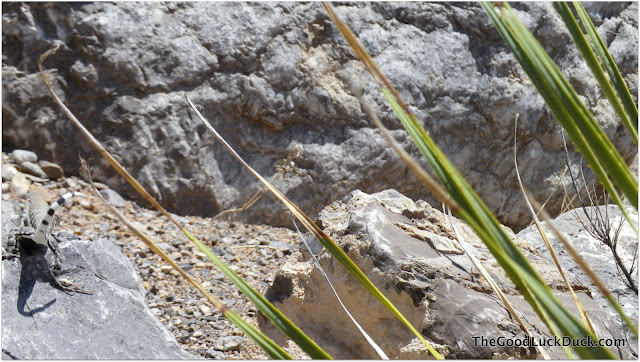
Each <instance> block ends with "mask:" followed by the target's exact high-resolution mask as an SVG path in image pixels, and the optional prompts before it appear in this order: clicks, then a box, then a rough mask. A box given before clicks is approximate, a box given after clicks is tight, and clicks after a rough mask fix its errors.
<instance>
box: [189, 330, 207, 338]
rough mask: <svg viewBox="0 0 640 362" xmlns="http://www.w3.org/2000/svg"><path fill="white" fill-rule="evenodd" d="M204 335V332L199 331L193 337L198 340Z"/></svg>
mask: <svg viewBox="0 0 640 362" xmlns="http://www.w3.org/2000/svg"><path fill="white" fill-rule="evenodd" d="M203 334H204V333H202V331H201V330H197V331H195V332H193V334H192V335H191V337H195V338H198V337H202V335H203Z"/></svg>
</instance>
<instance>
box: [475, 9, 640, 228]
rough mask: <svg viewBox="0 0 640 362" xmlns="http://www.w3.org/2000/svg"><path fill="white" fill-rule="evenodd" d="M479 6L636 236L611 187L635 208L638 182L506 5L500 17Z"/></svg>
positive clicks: (542, 51) (536, 42)
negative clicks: (619, 191)
mask: <svg viewBox="0 0 640 362" xmlns="http://www.w3.org/2000/svg"><path fill="white" fill-rule="evenodd" d="M481 5H482V7H483V9H484V10H485V12H486V13H487V14H488V15H489V17H490V18H491V20H492V21H493V23H494V25H495V26H496V29H497V30H498V32H499V33H500V35H501V36H502V38H503V39H504V40H505V42H506V43H507V45H508V46H509V48H510V49H511V51H512V52H513V53H514V55H515V56H516V59H518V62H519V63H520V65H521V66H522V67H523V69H524V70H525V71H526V72H527V74H528V75H529V78H530V79H531V81H532V82H533V84H534V85H535V86H536V88H537V89H538V92H539V93H540V94H541V95H542V97H543V98H544V99H545V101H546V102H547V105H548V106H549V108H550V109H551V111H552V112H553V114H554V116H555V117H556V119H558V121H559V122H560V124H561V125H562V126H563V128H564V129H565V130H566V131H567V133H568V134H569V136H570V137H571V139H572V140H573V142H574V144H575V145H576V147H577V148H578V150H579V151H580V152H581V153H582V155H583V157H584V159H585V160H586V161H587V163H588V164H589V165H590V166H591V168H592V169H593V171H594V172H595V173H596V175H597V176H598V179H599V180H600V182H601V183H602V184H603V186H604V187H605V189H606V190H607V192H609V194H610V195H611V198H612V199H613V200H614V202H615V203H616V204H617V205H618V207H619V208H620V210H621V212H622V213H623V214H624V215H625V218H626V219H627V221H628V222H629V224H630V225H632V228H633V229H634V230H635V231H636V233H637V232H638V231H637V230H638V229H637V225H636V224H635V222H634V221H633V219H631V217H630V216H629V214H628V213H627V211H626V209H625V208H624V206H623V203H622V199H621V198H620V195H619V193H618V191H617V189H616V186H614V182H615V185H617V186H618V187H619V188H620V189H621V190H622V192H623V193H624V194H625V195H626V197H627V199H628V201H629V202H630V203H631V204H632V205H634V207H635V208H636V209H637V208H638V181H637V180H636V179H635V177H634V176H633V174H632V173H631V171H630V170H629V167H628V166H627V165H626V164H625V162H624V160H623V159H622V157H621V156H620V154H619V153H618V152H617V150H616V149H615V147H614V146H613V144H612V143H611V141H610V140H609V138H608V137H607V136H606V134H605V133H604V131H603V130H602V128H600V126H599V125H598V123H597V122H596V121H595V119H594V118H593V115H592V114H591V112H589V110H588V109H587V108H586V106H585V105H584V104H583V103H582V102H581V101H580V99H579V97H578V95H577V93H576V92H575V90H574V89H573V88H572V87H571V85H570V84H569V82H568V81H567V79H566V78H565V77H564V76H563V75H562V73H561V72H560V70H559V69H558V67H557V66H556V65H555V63H553V61H552V60H551V58H550V57H549V55H548V54H547V53H546V52H545V51H544V49H542V46H540V43H538V41H537V40H536V39H535V38H534V37H533V35H532V34H531V32H530V31H529V30H528V29H527V28H526V27H525V26H524V25H523V24H522V22H521V21H520V20H519V19H518V17H517V15H516V14H515V12H514V11H513V10H512V9H511V8H510V7H509V5H508V4H506V3H505V4H504V5H503V6H502V16H500V15H498V13H497V12H496V11H495V9H494V8H493V6H492V5H490V4H489V3H481Z"/></svg>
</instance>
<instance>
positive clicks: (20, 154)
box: [11, 150, 38, 165]
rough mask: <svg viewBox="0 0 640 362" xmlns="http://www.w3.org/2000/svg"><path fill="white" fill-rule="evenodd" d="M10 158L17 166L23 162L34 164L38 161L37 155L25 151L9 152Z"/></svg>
mask: <svg viewBox="0 0 640 362" xmlns="http://www.w3.org/2000/svg"><path fill="white" fill-rule="evenodd" d="M11 158H13V161H14V162H15V163H17V164H18V165H21V164H22V163H24V162H36V161H38V155H36V154H35V153H34V152H31V151H26V150H14V151H13V152H11Z"/></svg>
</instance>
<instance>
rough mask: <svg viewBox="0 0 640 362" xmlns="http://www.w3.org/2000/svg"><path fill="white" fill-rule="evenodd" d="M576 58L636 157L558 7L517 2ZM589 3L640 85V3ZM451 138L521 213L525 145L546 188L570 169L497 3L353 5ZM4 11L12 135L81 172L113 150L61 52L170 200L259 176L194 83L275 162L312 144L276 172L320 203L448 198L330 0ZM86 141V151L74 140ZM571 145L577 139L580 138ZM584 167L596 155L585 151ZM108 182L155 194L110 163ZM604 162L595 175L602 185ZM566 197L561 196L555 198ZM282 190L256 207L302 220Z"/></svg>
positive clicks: (347, 10)
mask: <svg viewBox="0 0 640 362" xmlns="http://www.w3.org/2000/svg"><path fill="white" fill-rule="evenodd" d="M514 6H515V8H516V9H517V10H518V11H519V13H520V15H521V17H522V18H523V19H524V21H525V23H526V25H527V26H528V27H529V28H531V29H534V32H535V35H536V36H537V37H538V39H540V40H541V41H542V44H543V46H544V47H545V48H546V49H547V50H548V51H549V52H550V53H551V54H552V57H553V58H554V60H555V61H556V62H558V63H559V64H560V66H561V67H562V69H563V70H564V72H565V74H566V75H567V77H568V79H569V80H570V82H571V83H572V84H573V85H574V86H575V87H576V88H577V90H578V92H579V93H580V94H581V96H582V97H583V99H584V100H585V101H586V102H588V104H589V105H590V107H591V108H592V110H593V112H594V114H595V116H596V119H598V121H599V122H600V123H601V124H602V126H603V127H604V129H605V131H606V133H607V134H608V135H609V136H610V137H611V138H612V139H613V141H614V143H615V144H616V146H617V147H618V149H619V150H620V152H621V154H622V155H623V157H625V158H626V159H630V158H631V157H632V155H633V154H634V153H635V152H636V147H635V145H634V143H633V142H632V140H631V138H630V137H629V136H628V135H626V132H625V131H624V129H623V127H622V126H621V125H620V122H619V121H618V120H617V119H616V117H615V116H614V113H613V111H612V110H611V109H610V107H609V106H608V103H607V102H606V101H605V100H604V99H603V97H602V96H601V93H600V92H599V91H597V90H596V89H597V86H596V83H595V80H594V79H593V78H592V77H590V76H587V75H585V74H588V71H587V67H586V65H585V63H584V61H583V60H581V57H580V56H579V52H578V51H577V50H576V48H575V46H573V45H571V44H570V37H569V35H568V32H567V31H566V29H565V28H564V25H563V24H562V22H561V21H560V19H559V17H558V16H557V14H556V13H555V12H554V10H553V8H552V6H551V4H550V3H525V4H514ZM585 6H587V10H588V11H589V13H590V14H591V15H592V16H593V20H594V22H595V25H596V26H597V27H598V30H599V31H600V33H601V34H602V35H603V37H604V39H605V42H606V43H607V45H608V46H609V47H610V51H611V53H612V55H613V57H614V58H615V60H616V61H618V64H619V66H620V69H621V72H622V74H623V76H624V77H625V79H626V80H627V82H628V84H629V87H630V89H631V94H633V95H635V94H636V93H637V83H638V82H637V68H638V60H637V54H638V19H637V12H638V10H637V6H638V4H637V3H635V2H634V3H615V4H608V3H603V4H599V3H588V4H586V5H585ZM337 10H338V12H339V14H340V15H341V16H343V17H344V18H345V20H346V21H347V22H348V23H349V24H350V25H351V27H352V28H353V29H354V31H355V32H356V33H357V34H358V35H359V37H360V38H361V40H362V42H363V44H364V45H365V47H366V48H367V49H368V50H369V51H370V52H371V54H372V55H373V57H374V59H375V61H376V62H377V63H378V65H379V66H380V68H381V69H382V70H383V71H384V72H385V73H386V74H387V75H388V77H389V78H390V79H391V81H392V82H393V83H394V84H395V86H396V88H397V89H398V90H399V91H400V93H401V95H402V97H403V99H404V100H405V101H406V103H407V104H409V105H410V108H411V110H412V111H413V112H414V113H415V114H416V116H417V118H418V119H419V120H420V122H422V123H423V124H424V126H425V127H426V129H427V130H428V131H429V132H430V134H431V136H432V137H433V138H434V139H435V140H436V142H437V144H438V145H439V146H440V147H441V148H442V149H443V150H444V152H445V153H446V154H447V155H449V157H450V158H451V160H452V161H453V163H454V164H455V165H456V166H457V167H458V168H459V169H460V170H461V172H462V173H463V174H464V176H465V177H466V178H467V180H468V181H469V182H470V183H471V185H472V186H473V187H474V188H475V189H476V190H477V191H478V193H479V194H480V195H481V196H482V197H483V198H484V199H485V200H486V201H487V203H488V205H489V207H490V208H491V209H492V210H494V211H495V213H496V214H497V215H498V217H499V218H500V219H501V221H502V222H503V223H505V224H506V225H510V226H512V227H514V228H520V227H524V226H526V225H527V223H528V220H529V217H528V215H527V213H526V209H525V206H524V203H523V201H522V200H521V197H520V191H519V189H518V187H517V182H516V179H515V176H514V174H513V172H512V169H513V166H512V159H513V155H512V144H513V125H514V118H515V115H516V114H517V113H519V114H520V118H519V130H518V135H519V137H520V139H519V141H520V148H519V154H518V159H519V162H520V169H521V170H523V172H522V177H523V180H524V183H525V184H526V185H535V188H534V187H530V189H532V190H533V192H534V196H536V197H537V198H538V199H542V200H544V199H547V197H548V196H549V195H550V194H551V193H552V192H554V191H557V190H562V188H561V187H560V185H561V184H562V183H566V182H567V180H568V178H567V177H566V176H562V175H561V174H562V171H563V168H564V167H565V162H564V158H565V156H564V150H563V147H562V144H563V143H562V138H561V133H560V127H559V125H558V124H557V123H556V122H555V121H554V120H553V119H552V116H551V115H550V113H549V112H548V111H547V108H546V107H545V105H544V102H543V100H542V98H541V97H540V96H538V95H537V93H536V90H535V89H534V87H533V86H532V84H531V83H530V81H529V80H528V79H527V77H526V76H525V75H524V73H523V72H522V70H521V69H520V67H519V65H517V62H516V61H515V60H514V57H513V56H512V55H511V54H510V53H509V51H508V50H507V49H506V48H505V45H504V43H503V41H502V39H501V38H500V37H499V35H498V34H497V32H496V31H495V30H494V29H493V26H492V24H491V23H490V21H489V20H488V17H487V16H486V14H485V13H484V12H483V11H482V10H481V9H480V7H479V6H478V5H477V4H468V3H451V4H447V3H357V4H344V5H340V6H337ZM2 11H3V14H2V20H3V35H2V42H3V49H4V54H5V55H6V56H5V57H3V68H2V73H3V94H4V96H3V111H2V112H3V126H4V127H3V134H2V137H3V142H4V144H5V145H6V147H11V148H28V149H32V150H35V151H37V152H38V153H39V154H41V155H42V156H43V157H45V158H46V159H49V160H52V161H53V162H56V163H58V164H60V165H62V166H63V168H64V170H65V172H67V174H76V173H77V168H78V157H77V156H78V149H79V150H80V151H81V152H82V153H83V154H85V153H86V154H87V155H85V156H88V157H91V156H95V159H97V160H99V159H100V157H99V156H97V154H96V153H95V152H94V151H93V149H92V148H91V147H90V146H89V145H88V144H87V142H86V141H85V140H84V139H83V138H82V137H80V135H79V134H78V133H77V132H76V130H75V129H74V128H73V127H72V126H71V125H70V124H69V122H68V121H67V119H66V117H65V116H64V114H63V113H62V112H61V111H60V110H59V109H58V107H57V106H56V105H55V104H54V103H53V101H52V100H51V98H50V96H49V94H48V93H47V91H46V90H45V88H44V87H43V85H42V81H41V79H40V76H39V75H38V74H37V61H38V59H39V56H40V55H41V54H42V53H44V52H45V51H47V50H48V49H50V48H51V47H52V46H53V45H54V43H55V42H57V41H62V42H63V44H64V45H63V47H62V49H61V50H60V51H59V52H58V53H57V54H56V55H55V56H53V57H51V58H50V59H48V60H47V61H46V64H45V68H47V69H50V70H53V74H54V78H55V81H54V84H55V88H56V90H57V93H58V94H59V95H60V96H61V97H62V98H63V99H64V100H65V102H66V104H67V105H68V106H69V107H70V109H71V110H72V111H73V112H74V113H75V114H76V116H77V117H78V118H80V119H81V120H82V121H83V122H84V124H85V125H86V126H87V127H88V128H89V130H91V131H92V132H93V134H94V135H96V137H97V138H98V139H99V140H101V142H103V143H104V145H105V146H106V147H107V148H108V149H109V150H110V151H111V152H113V153H114V154H115V157H116V158H117V159H119V160H120V161H121V163H122V164H123V165H125V167H126V168H127V169H128V170H129V171H130V172H131V173H132V174H133V176H135V177H136V178H137V179H138V180H139V181H140V182H141V183H142V184H143V185H144V186H145V187H146V188H147V189H148V190H149V191H150V192H151V193H152V194H153V195H154V196H156V197H157V198H158V199H159V200H160V201H161V202H162V203H163V204H164V205H165V206H166V207H167V208H169V209H170V210H172V211H175V212H177V213H182V214H197V215H205V216H211V215H213V214H216V213H218V212H220V211H223V210H226V209H229V208H235V207H239V206H240V205H242V204H243V202H244V201H245V200H246V199H248V198H249V197H250V196H251V195H252V193H253V192H255V191H256V190H257V187H258V186H257V182H256V181H255V179H254V178H253V176H251V175H250V174H249V173H248V172H246V171H245V170H244V169H243V168H242V167H241V166H240V165H239V164H238V163H237V162H236V161H235V160H234V159H233V158H232V157H231V156H230V155H229V154H227V152H226V151H224V150H223V148H222V147H221V146H220V145H219V144H217V143H216V142H215V141H214V139H213V138H212V137H211V135H209V134H208V133H207V132H206V130H205V128H204V127H202V126H201V125H200V123H199V121H198V120H197V119H196V118H195V116H194V114H192V112H190V111H189V110H188V107H187V105H186V101H185V99H184V96H183V93H184V92H185V91H188V92H190V93H191V97H192V99H193V101H194V102H195V103H196V104H197V105H198V106H199V107H201V110H202V113H203V114H204V115H205V116H206V117H207V118H208V119H209V120H210V121H211V122H212V124H213V125H214V126H215V127H216V128H217V129H218V131H219V132H220V133H221V134H222V135H223V136H224V137H226V138H227V140H228V141H229V143H230V144H231V145H233V146H234V147H235V148H236V149H237V150H238V151H239V153H240V154H241V155H242V156H243V157H245V159H246V160H247V161H248V163H249V164H250V165H252V166H253V167H254V168H255V169H256V170H257V171H258V172H260V173H262V174H263V175H265V176H267V177H268V176H271V175H273V174H274V172H275V169H274V166H275V165H276V164H277V163H278V161H279V160H281V159H283V158H285V157H286V156H287V154H288V152H289V151H291V150H292V149H293V148H294V146H295V145H296V144H300V145H302V146H303V147H304V153H303V155H302V156H301V157H300V158H299V159H296V160H294V162H296V164H297V166H298V170H297V172H296V173H292V174H290V175H288V177H287V179H286V181H287V182H284V181H282V180H281V181H280V182H278V183H277V184H276V185H277V186H278V187H279V188H280V189H281V190H283V191H284V192H286V193H287V195H288V196H289V197H290V198H291V199H292V200H293V201H294V202H295V203H297V204H298V205H299V206H300V207H301V208H302V209H303V210H305V211H306V212H308V213H309V214H310V215H315V214H316V213H317V212H318V211H320V210H321V208H322V207H323V206H324V205H326V204H328V203H330V202H332V201H333V200H335V199H340V198H342V197H344V196H345V195H347V194H348V193H349V192H351V191H352V190H354V189H361V190H364V191H365V192H377V191H380V190H383V189H386V188H389V187H392V188H394V189H397V190H399V191H400V192H402V193H404V194H406V195H409V196H411V197H413V198H416V199H417V198H421V199H426V200H428V201H430V202H433V201H435V200H434V199H432V198H431V196H430V194H429V193H428V192H427V191H426V190H424V189H423V188H422V187H421V186H420V185H419V183H418V182H417V181H416V179H415V178H414V177H413V175H412V174H410V172H409V171H407V169H406V168H405V166H404V165H403V164H402V162H401V161H400V160H399V158H397V157H396V156H395V155H394V154H393V152H392V151H391V150H390V149H389V147H388V146H387V145H386V143H385V142H384V140H383V138H382V137H381V136H380V134H379V133H378V132H377V131H376V130H375V129H374V128H372V126H371V125H370V123H369V121H368V120H367V117H365V115H364V113H363V112H362V111H361V109H360V105H359V103H358V101H357V99H356V98H355V97H354V96H352V94H351V90H350V89H351V87H350V85H349V84H351V83H354V82H357V83H361V84H362V85H363V86H364V87H365V89H366V93H365V95H366V97H367V98H368V99H369V101H370V102H372V103H373V104H374V108H375V109H376V110H377V112H378V114H379V115H380V117H381V119H382V121H383V122H384V123H385V124H386V125H387V127H389V128H391V129H392V133H393V134H394V135H395V136H396V137H397V139H398V140H399V141H400V142H401V143H402V144H403V145H404V146H405V147H406V148H407V149H409V151H410V152H411V153H412V154H413V155H414V156H415V157H417V158H420V156H419V153H418V151H417V149H416V148H415V147H414V146H412V145H411V143H410V140H409V138H408V136H407V135H406V134H405V133H404V131H401V126H400V123H399V122H398V120H397V119H396V118H395V116H394V115H393V113H392V112H391V110H390V108H389V107H388V105H386V103H385V101H384V99H383V97H382V95H381V93H380V91H379V89H378V88H377V87H376V85H375V83H374V81H373V80H372V78H371V77H370V76H369V75H368V74H366V73H365V72H364V70H363V67H362V65H361V64H360V63H359V62H358V61H356V60H355V55H354V54H353V52H352V51H351V50H350V48H348V47H347V45H346V42H345V41H344V39H343V38H342V36H341V34H340V33H339V32H338V30H337V29H336V27H335V26H334V25H333V24H332V23H331V22H330V20H329V18H328V16H327V14H326V13H325V11H324V10H323V9H322V6H321V5H320V4H318V3H247V4H245V3H204V2H203V3H200V2H192V3H191V2H190V3H117V4H113V3H90V4H82V3H71V4H69V3H37V4H35V3H29V4H25V3H8V4H4V6H3V8H2ZM69 145H75V146H77V147H69ZM570 147H571V146H570ZM573 162H574V164H573V165H572V166H573V167H577V166H578V164H579V160H578V157H576V158H575V160H574V161H573ZM93 166H94V168H102V169H103V170H102V172H103V174H102V175H99V176H95V178H96V179H99V180H100V181H103V182H105V183H107V184H109V185H110V186H111V187H112V188H113V189H115V190H118V191H119V192H121V193H122V194H123V195H125V196H128V197H139V196H138V195H137V194H136V193H135V192H133V190H132V189H131V188H129V187H128V186H126V185H125V181H124V180H122V179H121V178H120V177H119V176H115V173H114V172H113V171H111V169H110V168H109V167H107V166H106V164H105V163H104V162H102V161H95V164H94V165H93ZM591 180H592V176H591V175H587V181H591ZM559 209H560V199H559V198H552V199H551V200H550V201H549V203H547V210H550V211H551V212H554V211H558V210H559ZM281 211H284V208H283V206H281V205H280V203H278V202H276V201H275V200H274V199H272V198H270V197H264V198H263V199H262V200H260V201H259V202H258V203H257V204H256V205H255V206H253V207H252V208H251V209H249V210H248V211H246V212H244V213H243V216H242V217H243V218H244V219H245V220H248V221H252V222H256V221H259V222H262V223H271V224H279V225H285V226H289V227H290V226H291V223H290V219H289V216H288V213H287V212H281Z"/></svg>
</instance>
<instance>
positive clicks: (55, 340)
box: [2, 240, 193, 360]
mask: <svg viewBox="0 0 640 362" xmlns="http://www.w3.org/2000/svg"><path fill="white" fill-rule="evenodd" d="M61 247H62V251H63V253H64V255H65V258H66V260H65V262H64V263H63V275H62V277H63V278H67V279H70V280H72V281H73V282H74V283H76V284H78V285H80V286H82V288H83V289H88V290H91V291H93V294H82V293H69V292H65V291H62V290H60V289H56V288H55V287H54V286H53V285H52V278H51V274H50V272H49V270H48V265H49V263H50V262H51V260H50V257H51V254H50V252H48V251H46V254H45V249H37V250H35V251H34V252H33V253H32V254H30V255H28V254H27V252H26V251H25V250H24V248H21V253H20V254H21V255H20V257H15V258H11V259H7V260H3V261H2V352H3V358H13V359H90V360H93V359H185V358H193V356H191V355H190V354H189V353H187V352H186V351H184V350H182V349H181V348H180V347H179V345H178V343H177V342H176V340H175V339H174V338H173V336H172V335H171V334H170V333H169V332H168V331H167V330H166V329H165V328H164V327H163V326H162V324H161V323H160V322H159V321H158V320H157V319H156V318H155V317H154V316H153V315H152V314H151V312H150V311H149V309H148V308H147V306H146V304H145V291H144V289H143V288H142V286H141V284H140V280H139V278H138V276H137V275H136V273H135V270H134V268H133V265H132V264H131V262H130V261H129V260H128V259H127V258H126V257H125V256H124V255H122V252H121V251H120V249H119V248H118V247H117V246H116V245H114V244H113V243H111V242H108V241H104V240H96V241H85V240H71V241H66V242H64V243H62V244H61ZM47 259H48V260H47Z"/></svg>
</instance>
